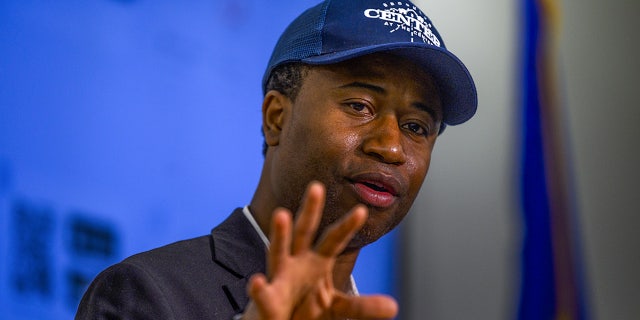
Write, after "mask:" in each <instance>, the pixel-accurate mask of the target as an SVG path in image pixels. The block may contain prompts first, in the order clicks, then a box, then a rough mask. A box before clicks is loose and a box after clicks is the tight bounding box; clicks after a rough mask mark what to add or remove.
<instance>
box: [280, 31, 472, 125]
mask: <svg viewBox="0 0 640 320" xmlns="http://www.w3.org/2000/svg"><path fill="white" fill-rule="evenodd" d="M383 51H391V52H394V53H395V54H398V55H400V56H403V57H406V58H408V59H410V60H411V61H414V62H416V63H417V64H419V65H420V66H421V67H422V68H424V69H425V70H426V71H427V73H428V74H430V75H431V76H432V77H433V78H434V80H435V82H436V84H437V86H438V88H439V90H440V95H441V98H442V105H443V118H444V119H443V122H444V123H445V124H448V125H456V124H461V123H463V122H465V121H467V120H469V119H470V118H471V117H472V116H473V115H474V114H475V113H476V109H477V107H478V96H477V92H476V87H475V84H474V82H473V78H471V75H470V74H469V70H467V68H466V67H465V66H464V64H463V63H462V62H461V61H460V59H458V58H457V57H456V56H455V55H453V54H452V53H450V52H449V51H447V50H446V49H442V48H440V47H435V46H431V45H427V44H424V43H387V44H382V45H376V46H369V47H361V48H357V49H352V50H345V51H341V52H337V53H328V54H323V55H318V56H312V57H309V58H306V59H302V60H300V62H303V63H307V64H311V65H326V64H332V63H337V62H341V61H345V60H348V59H352V58H356V57H359V56H363V55H367V54H371V53H376V52H383ZM286 62H287V61H283V62H282V63H279V64H283V63H286Z"/></svg>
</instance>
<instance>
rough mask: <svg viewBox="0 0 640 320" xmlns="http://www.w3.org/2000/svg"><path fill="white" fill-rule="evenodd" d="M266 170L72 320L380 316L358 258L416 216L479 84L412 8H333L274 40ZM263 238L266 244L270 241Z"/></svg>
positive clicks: (346, 2)
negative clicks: (231, 205) (250, 193)
mask: <svg viewBox="0 0 640 320" xmlns="http://www.w3.org/2000/svg"><path fill="white" fill-rule="evenodd" d="M263 89H264V92H265V95H264V100H263V104H262V115H263V124H262V126H263V132H264V137H265V149H264V153H265V161H264V166H263V170H262V174H261V177H260V181H259V183H258V187H257V190H256V192H255V194H254V197H253V199H252V200H251V202H250V204H249V205H248V206H246V207H244V208H242V209H237V210H236V211H234V212H233V213H232V214H231V215H230V216H229V218H227V220H225V221H224V222H223V223H222V224H220V225H219V226H217V227H216V228H214V229H213V231H212V232H211V234H210V235H208V236H203V237H199V238H195V239H191V240H186V241H182V242H177V243H174V244H171V245H168V246H166V247H163V248H159V249H155V250H151V251H149V252H145V253H142V254H139V255H135V256H133V257H130V258H128V259H126V260H124V261H123V262H121V263H119V264H116V265H114V266H112V267H110V268H108V269H107V270H105V271H104V272H102V273H101V274H100V275H99V276H98V277H97V278H96V279H95V280H94V282H93V283H92V284H91V286H90V288H89V289H88V291H87V293H86V294H85V296H84V297H83V299H82V302H81V304H80V307H79V309H78V313H77V315H76V319H107V318H108V319H232V318H235V319H247V320H248V319H282V320H285V319H345V318H350V319H380V318H392V317H394V316H395V315H396V314H397V304H396V302H395V301H394V300H393V299H392V298H390V297H387V296H383V295H372V296H359V295H358V294H357V290H356V287H355V284H354V282H353V279H352V277H351V272H352V270H353V267H354V265H355V262H356V259H357V257H358V254H359V252H360V249H361V248H362V247H364V246H366V245H367V244H369V243H371V242H374V241H376V240H377V239H379V238H380V237H381V236H382V235H384V234H385V233H387V232H389V231H390V230H392V229H393V228H394V227H395V226H396V225H397V224H398V223H399V222H400V221H401V220H402V219H403V217H404V216H405V214H406V213H407V212H408V211H409V209H410V207H411V205H412V203H413V201H414V199H415V197H416V196H417V194H418V191H419V189H420V187H421V185H422V183H423V181H424V178H425V176H426V174H427V171H428V169H429V162H430V158H431V151H432V150H433V147H434V144H435V141H436V138H437V137H438V135H439V134H440V133H441V132H442V131H443V130H444V128H445V126H446V125H455V124H459V123H462V122H465V121H467V120H468V119H469V118H471V117H472V116H473V114H474V113H475V110H476V105H477V98H476V92H475V87H474V84H473V80H472V79H471V76H470V75H469V73H468V71H467V69H466V68H465V67H464V65H463V64H462V63H461V62H460V61H459V60H458V59H457V58H456V57H455V56H453V55H452V54H451V53H449V52H448V51H447V50H446V48H445V47H444V43H443V42H442V38H441V37H440V35H439V33H438V32H437V31H436V29H435V28H434V27H433V25H432V24H431V22H430V20H429V19H428V18H427V17H426V16H425V15H424V14H423V13H422V12H421V11H420V10H419V9H418V8H417V7H415V6H414V5H413V4H412V3H410V2H408V1H402V2H385V1H380V0H362V1H355V0H334V1H330V0H327V1H325V2H323V3H321V4H319V5H317V6H315V7H313V8H311V9H309V10H307V11H306V12H305V13H303V14H302V15H301V16H299V17H298V18H297V19H296V20H295V21H294V22H293V23H292V24H291V25H290V26H289V27H288V28H287V30H285V32H284V33H283V35H282V36H281V38H280V40H279V41H278V43H277V45H276V47H275V49H274V52H273V54H272V57H271V60H270V61H269V65H268V67H267V70H266V72H265V76H264V78H263ZM265 234H267V235H270V238H269V239H267V237H266V236H265Z"/></svg>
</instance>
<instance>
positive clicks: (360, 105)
mask: <svg viewBox="0 0 640 320" xmlns="http://www.w3.org/2000/svg"><path fill="white" fill-rule="evenodd" d="M349 107H350V108H351V109H353V110H355V111H358V112H362V111H365V110H366V109H367V106H366V105H365V104H364V103H359V102H349Z"/></svg>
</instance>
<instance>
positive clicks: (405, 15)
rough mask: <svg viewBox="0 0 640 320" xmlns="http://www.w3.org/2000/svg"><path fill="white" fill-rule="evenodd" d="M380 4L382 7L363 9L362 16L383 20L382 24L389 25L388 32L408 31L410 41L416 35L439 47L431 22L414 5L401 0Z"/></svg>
mask: <svg viewBox="0 0 640 320" xmlns="http://www.w3.org/2000/svg"><path fill="white" fill-rule="evenodd" d="M382 5H383V6H384V9H366V10H364V16H365V17H367V18H371V19H380V20H383V21H384V25H385V26H389V27H390V29H391V30H390V31H389V32H400V30H403V31H405V32H408V33H409V35H410V37H411V42H414V37H417V38H418V39H421V40H422V42H425V43H428V44H431V45H434V46H437V47H440V39H438V37H437V36H436V35H435V34H434V33H433V32H432V31H431V28H432V25H431V22H430V21H429V19H427V17H426V16H425V15H424V14H423V13H422V12H421V11H420V9H418V8H417V7H416V6H414V5H413V4H410V3H407V2H401V1H397V2H389V3H386V2H385V3H383V4H382Z"/></svg>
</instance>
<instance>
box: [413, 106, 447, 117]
mask: <svg viewBox="0 0 640 320" xmlns="http://www.w3.org/2000/svg"><path fill="white" fill-rule="evenodd" d="M413 106H414V107H416V108H418V109H420V110H422V111H426V112H427V113H428V114H429V115H430V116H431V117H432V118H433V119H435V120H436V121H442V115H441V114H440V113H439V112H438V111H437V110H436V109H434V108H432V107H430V106H428V105H426V104H424V103H414V104H413Z"/></svg>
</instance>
